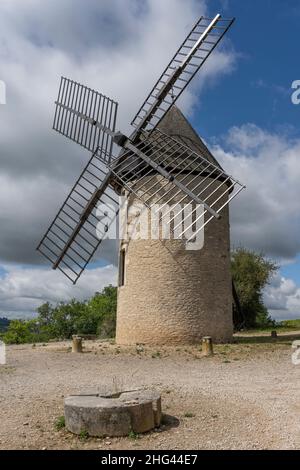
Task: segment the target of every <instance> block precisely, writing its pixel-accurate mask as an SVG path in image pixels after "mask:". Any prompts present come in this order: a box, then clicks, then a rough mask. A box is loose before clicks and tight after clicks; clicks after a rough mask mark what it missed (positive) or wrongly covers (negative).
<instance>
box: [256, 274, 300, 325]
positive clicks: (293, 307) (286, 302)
mask: <svg viewBox="0 0 300 470" xmlns="http://www.w3.org/2000/svg"><path fill="white" fill-rule="evenodd" d="M264 302H265V305H266V307H267V308H268V310H269V312H270V314H271V315H272V317H273V318H275V319H278V320H284V319H285V318H299V316H300V288H299V287H297V285H296V283H295V282H294V281H293V280H292V279H287V278H285V277H283V276H281V275H280V274H277V275H275V276H274V277H273V279H272V280H271V282H270V285H269V286H267V287H266V288H265V291H264Z"/></svg>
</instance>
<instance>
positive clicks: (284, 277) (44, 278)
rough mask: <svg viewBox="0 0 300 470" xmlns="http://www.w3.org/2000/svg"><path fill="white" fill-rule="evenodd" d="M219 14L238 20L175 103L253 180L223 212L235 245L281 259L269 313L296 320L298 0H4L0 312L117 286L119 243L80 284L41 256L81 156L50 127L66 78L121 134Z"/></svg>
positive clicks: (223, 158) (234, 169)
mask: <svg viewBox="0 0 300 470" xmlns="http://www.w3.org/2000/svg"><path fill="white" fill-rule="evenodd" d="M216 13H221V14H222V15H223V16H225V17H232V16H234V17H236V21H235V23H234V25H233V27H232V28H231V30H230V31H229V33H228V34H227V36H226V39H225V40H224V41H223V43H222V46H221V47H220V48H218V49H217V50H216V51H215V52H214V54H212V56H211V57H210V58H209V60H208V61H207V63H206V64H205V66H204V67H203V69H202V71H201V73H200V74H198V76H197V78H196V79H195V81H194V82H193V84H192V85H191V86H190V87H189V88H188V89H187V90H186V92H185V93H184V94H183V96H182V98H181V99H180V102H179V107H180V108H181V109H182V111H183V112H184V113H185V115H186V116H187V117H188V119H189V120H190V122H191V123H192V125H193V126H194V128H195V129H196V130H197V131H198V132H199V134H200V135H201V136H202V137H203V139H204V140H205V142H206V143H207V145H208V146H209V147H210V149H211V151H212V152H213V154H214V155H215V156H216V158H217V159H218V160H219V161H220V163H221V164H222V166H223V167H224V169H225V170H226V171H227V172H229V173H230V174H232V175H233V176H235V177H236V178H238V179H239V180H241V181H242V182H243V183H245V184H246V186H247V190H246V191H244V192H243V193H242V194H241V196H240V197H238V198H237V199H236V200H234V202H233V203H232V205H231V239H232V245H233V246H235V247H236V246H245V247H247V248H249V249H255V250H258V251H262V252H263V253H265V255H266V256H268V257H269V258H271V259H273V260H275V261H276V262H278V263H279V264H280V266H281V268H280V271H279V272H278V273H277V275H276V276H274V278H273V279H272V281H271V283H270V285H269V286H268V287H267V288H266V289H265V292H264V298H265V302H266V305H267V307H268V308H269V311H270V313H271V314H272V316H273V317H274V318H278V319H284V318H299V316H300V237H299V234H300V217H299V212H300V211H299V200H300V185H299V180H300V163H299V158H300V124H299V123H300V120H299V118H300V105H296V104H293V102H292V98H291V97H292V93H293V91H294V90H292V83H293V82H294V81H295V80H300V70H299V66H298V67H297V58H298V57H299V51H298V44H299V21H300V3H299V1H298V0H260V1H259V0H251V1H250V0H243V1H241V0H163V1H162V0H109V1H108V0H107V1H106V0H26V2H24V0H0V84H2V87H3V83H5V86H6V104H5V105H4V104H0V316H8V317H11V318H13V317H26V316H30V315H32V313H33V312H34V311H35V309H36V308H37V307H38V306H39V305H40V304H41V303H43V302H45V301H50V302H53V303H55V302H57V301H60V300H65V301H68V300H70V299H71V298H74V297H75V298H78V299H86V298H88V297H90V296H91V295H93V293H94V292H95V291H100V290H101V289H102V288H103V287H104V286H105V285H107V284H109V283H112V284H115V283H116V275H117V268H116V244H115V243H113V242H108V243H106V245H105V246H103V248H102V250H101V251H99V253H98V254H97V256H96V258H95V260H94V263H92V264H91V266H90V268H89V269H88V270H87V271H86V272H85V273H84V274H83V276H82V278H81V280H80V281H79V282H78V284H77V285H76V286H73V285H72V284H70V283H69V281H68V280H67V279H65V278H64V277H63V275H62V274H60V273H59V272H55V271H53V270H52V269H51V268H50V267H49V266H48V265H47V264H45V263H44V260H43V259H42V258H41V257H40V255H39V254H38V253H37V252H36V251H35V247H36V245H37V244H38V242H39V240H40V238H41V236H42V235H43V233H44V231H45V229H46V228H47V226H48V225H49V222H50V221H51V220H52V218H53V216H54V215H55V213H56V212H57V209H58V208H59V206H60V205H61V203H62V201H63V199H64V197H65V196H66V195H67V193H68V191H69V189H70V187H71V185H72V183H73V182H74V180H75V179H76V177H77V176H78V174H79V173H80V171H81V169H82V168H83V166H84V164H85V162H86V161H87V158H88V157H89V154H88V153H87V152H86V151H84V150H82V149H81V148H80V147H79V146H77V145H76V144H73V143H72V142H69V141H67V139H65V138H63V137H62V136H60V135H57V134H55V132H54V131H52V129H51V127H52V119H53V112H54V104H53V102H54V101H55V99H56V95H57V91H58V85H59V79H60V76H61V75H64V76H66V77H69V78H72V79H74V80H77V81H79V82H80V83H83V84H86V85H88V86H90V87H92V88H94V89H96V90H99V91H100V92H102V93H104V94H106V95H108V96H110V97H111V98H113V99H115V100H117V101H118V102H119V115H118V128H120V129H121V130H122V131H123V132H129V131H130V126H129V123H130V121H131V118H132V117H133V116H134V115H135V112H136V110H137V109H138V108H139V106H140V104H141V103H142V101H143V99H144V98H145V96H146V94H147V93H148V91H149V90H150V89H151V88H152V85H153V84H154V82H155V81H156V79H157V78H158V76H159V75H160V74H161V72H162V71H163V69H164V67H165V65H166V64H167V63H168V62H169V60H170V58H171V57H172V56H173V54H174V52H175V51H176V49H177V48H178V47H179V45H180V44H181V42H182V41H183V39H184V38H185V36H186V35H187V33H188V32H189V30H190V28H191V26H192V25H193V24H194V23H195V21H196V20H197V19H198V17H199V16H201V15H202V14H203V15H206V16H215V14H216ZM0 92H1V87H0ZM0 102H1V97H0Z"/></svg>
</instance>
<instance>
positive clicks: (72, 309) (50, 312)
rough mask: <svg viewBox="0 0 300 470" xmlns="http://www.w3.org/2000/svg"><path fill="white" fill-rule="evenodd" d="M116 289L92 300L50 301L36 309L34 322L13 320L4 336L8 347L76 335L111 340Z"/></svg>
mask: <svg viewBox="0 0 300 470" xmlns="http://www.w3.org/2000/svg"><path fill="white" fill-rule="evenodd" d="M116 310H117V288H116V287H113V286H108V287H105V288H104V289H103V291H102V292H100V293H99V292H97V293H96V294H95V295H94V297H92V298H91V299H89V300H87V301H84V302H79V301H76V300H72V301H71V302H68V303H65V302H61V303H59V304H58V305H56V306H53V305H51V304H50V303H49V302H47V303H45V304H43V305H41V306H40V307H39V308H38V309H37V313H38V317H37V318H35V319H32V320H12V321H11V322H10V324H9V327H8V329H7V331H6V332H5V333H4V334H3V335H1V336H2V339H3V340H4V341H5V343H7V344H21V343H39V342H47V341H49V340H50V339H57V340H59V339H69V338H71V337H72V335H73V334H85V335H87V334H92V335H97V336H99V337H100V338H101V337H102V338H108V337H112V336H114V334H115V328H116Z"/></svg>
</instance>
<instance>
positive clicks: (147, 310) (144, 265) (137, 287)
mask: <svg viewBox="0 0 300 470" xmlns="http://www.w3.org/2000/svg"><path fill="white" fill-rule="evenodd" d="M121 247H122V248H125V249H126V258H125V285H124V286H122V287H119V289H118V311H117V337H116V340H117V343H119V344H134V343H145V344H187V343H194V342H199V341H200V339H201V338H202V337H203V336H207V335H209V336H212V337H213V340H214V341H215V342H228V341H231V339H232V331H233V325H232V288H231V275H230V243H229V215H228V208H227V207H226V208H224V209H223V211H222V218H221V219H220V220H212V221H211V222H210V223H209V224H208V225H206V227H205V236H204V246H203V248H202V249H201V250H195V251H193V250H191V251H187V250H186V249H185V244H184V242H183V241H181V240H131V241H129V242H125V243H124V242H122V243H121Z"/></svg>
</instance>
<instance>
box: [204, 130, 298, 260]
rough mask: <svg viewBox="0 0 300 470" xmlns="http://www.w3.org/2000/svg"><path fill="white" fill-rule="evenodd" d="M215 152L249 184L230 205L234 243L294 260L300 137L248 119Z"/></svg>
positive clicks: (279, 257) (230, 170)
mask: <svg viewBox="0 0 300 470" xmlns="http://www.w3.org/2000/svg"><path fill="white" fill-rule="evenodd" d="M224 148H225V150H224ZM213 153H214V155H215V156H216V158H217V159H218V160H219V161H220V163H221V164H222V165H223V167H224V168H225V170H226V171H228V172H229V173H230V174H232V175H233V176H235V177H236V178H238V179H240V180H241V181H242V182H243V183H244V184H246V186H247V189H246V191H244V192H243V193H242V194H241V195H240V196H239V197H238V198H237V199H235V200H234V201H233V203H232V206H231V227H232V241H233V244H234V245H242V246H246V247H248V248H252V249H255V250H258V251H263V252H264V253H265V254H266V255H269V256H270V257H273V258H275V259H276V260H279V261H280V262H289V261H292V260H293V259H294V258H295V256H296V254H297V253H299V252H300V237H299V233H300V217H299V200H300V185H299V181H300V163H299V155H300V139H298V140H297V139H290V138H289V137H288V136H287V135H284V134H275V133H270V132H267V131H265V130H264V129H261V128H259V127H257V126H255V125H254V124H246V125H243V126H241V127H234V128H232V129H231V130H230V131H229V133H228V135H227V136H226V138H225V139H224V141H223V142H222V145H215V146H214V148H213Z"/></svg>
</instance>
